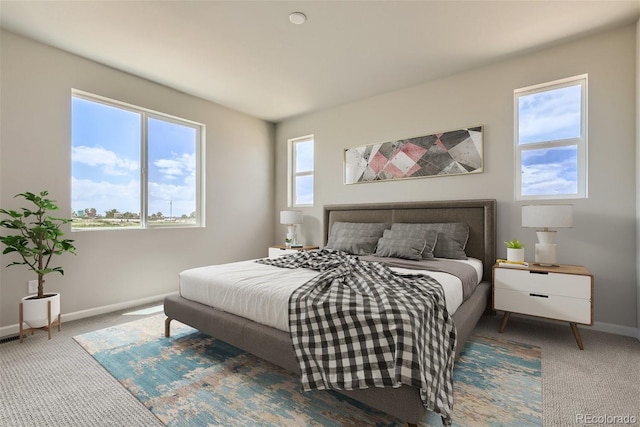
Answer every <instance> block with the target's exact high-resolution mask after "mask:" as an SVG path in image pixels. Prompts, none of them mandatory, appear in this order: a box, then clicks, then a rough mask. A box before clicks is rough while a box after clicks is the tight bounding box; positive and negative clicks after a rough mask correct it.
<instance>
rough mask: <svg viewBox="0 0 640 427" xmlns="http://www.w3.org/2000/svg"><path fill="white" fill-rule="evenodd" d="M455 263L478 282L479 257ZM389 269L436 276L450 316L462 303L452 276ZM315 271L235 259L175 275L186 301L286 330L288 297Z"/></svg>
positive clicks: (312, 275)
mask: <svg viewBox="0 0 640 427" xmlns="http://www.w3.org/2000/svg"><path fill="white" fill-rule="evenodd" d="M457 262H463V263H466V264H469V265H471V266H472V267H474V268H475V269H476V271H477V272H478V283H479V282H480V281H481V280H482V262H481V261H480V260H478V259H475V258H469V259H468V260H464V261H463V260H460V261H457ZM391 269H392V270H394V271H396V272H398V273H401V274H417V273H420V274H427V275H429V276H431V277H433V278H434V279H436V280H437V281H438V282H439V283H440V284H441V285H442V287H443V289H444V293H445V298H446V304H447V310H448V311H449V314H451V315H453V313H455V311H456V310H457V309H458V307H459V306H460V304H462V283H461V281H460V279H458V278H457V277H455V276H453V275H450V274H447V273H439V272H429V271H422V270H412V269H406V268H396V267H392V268H391ZM318 274H319V272H318V271H315V270H311V269H307V268H297V269H288V268H280V267H274V266H270V265H264V264H259V263H256V262H255V260H249V261H239V262H234V263H228V264H219V265H210V266H206V267H198V268H192V269H189V270H185V271H183V272H181V273H180V275H179V286H180V287H179V290H180V295H181V296H182V297H183V298H186V299H188V300H191V301H195V302H199V303H201V304H205V305H208V306H211V307H214V308H217V309H219V310H223V311H226V312H228V313H232V314H235V315H238V316H242V317H245V318H247V319H250V320H253V321H255V322H258V323H261V324H263V325H267V326H271V327H274V328H277V329H280V330H282V331H285V332H289V308H288V307H289V297H290V296H291V294H292V293H293V291H294V290H295V289H297V288H298V287H300V286H301V285H303V284H304V283H305V282H307V281H309V280H311V279H312V278H313V277H315V276H316V275H318Z"/></svg>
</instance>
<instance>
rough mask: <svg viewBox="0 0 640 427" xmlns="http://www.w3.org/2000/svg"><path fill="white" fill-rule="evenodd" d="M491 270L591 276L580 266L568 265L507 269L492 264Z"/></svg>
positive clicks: (531, 264) (530, 265)
mask: <svg viewBox="0 0 640 427" xmlns="http://www.w3.org/2000/svg"><path fill="white" fill-rule="evenodd" d="M493 268H509V269H511V270H526V271H540V272H545V273H561V274H579V275H581V276H593V274H591V272H590V271H589V270H588V269H587V268H586V267H583V266H581V265H569V264H560V265H558V266H543V265H538V264H534V263H529V266H528V267H509V266H504V265H499V264H498V263H496V264H494V266H493Z"/></svg>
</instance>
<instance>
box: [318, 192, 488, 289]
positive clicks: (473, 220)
mask: <svg viewBox="0 0 640 427" xmlns="http://www.w3.org/2000/svg"><path fill="white" fill-rule="evenodd" d="M336 221H343V222H388V223H394V222H410V223H434V222H464V223H466V224H468V225H469V240H468V242H467V247H466V248H465V252H466V253H467V255H468V256H470V257H473V258H478V259H480V260H482V262H483V263H484V272H483V281H491V268H492V266H493V264H494V263H495V261H496V201H495V200H490V199H482V200H450V201H437V202H399V203H367V204H354V205H326V206H325V207H324V243H325V244H326V243H327V239H328V236H329V230H331V225H332V224H333V223H334V222H336Z"/></svg>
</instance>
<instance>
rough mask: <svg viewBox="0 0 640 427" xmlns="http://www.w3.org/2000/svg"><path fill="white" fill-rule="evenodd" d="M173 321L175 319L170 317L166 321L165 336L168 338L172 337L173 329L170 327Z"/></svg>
mask: <svg viewBox="0 0 640 427" xmlns="http://www.w3.org/2000/svg"><path fill="white" fill-rule="evenodd" d="M172 320H173V319H172V318H170V317H167V318H166V319H164V336H165V337H167V338H169V337H170V336H171V328H170V326H169V325H170V324H171V321H172Z"/></svg>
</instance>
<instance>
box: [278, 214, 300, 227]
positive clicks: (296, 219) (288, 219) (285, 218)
mask: <svg viewBox="0 0 640 427" xmlns="http://www.w3.org/2000/svg"><path fill="white" fill-rule="evenodd" d="M303 218H304V216H303V215H302V211H280V224H302V221H303Z"/></svg>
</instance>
